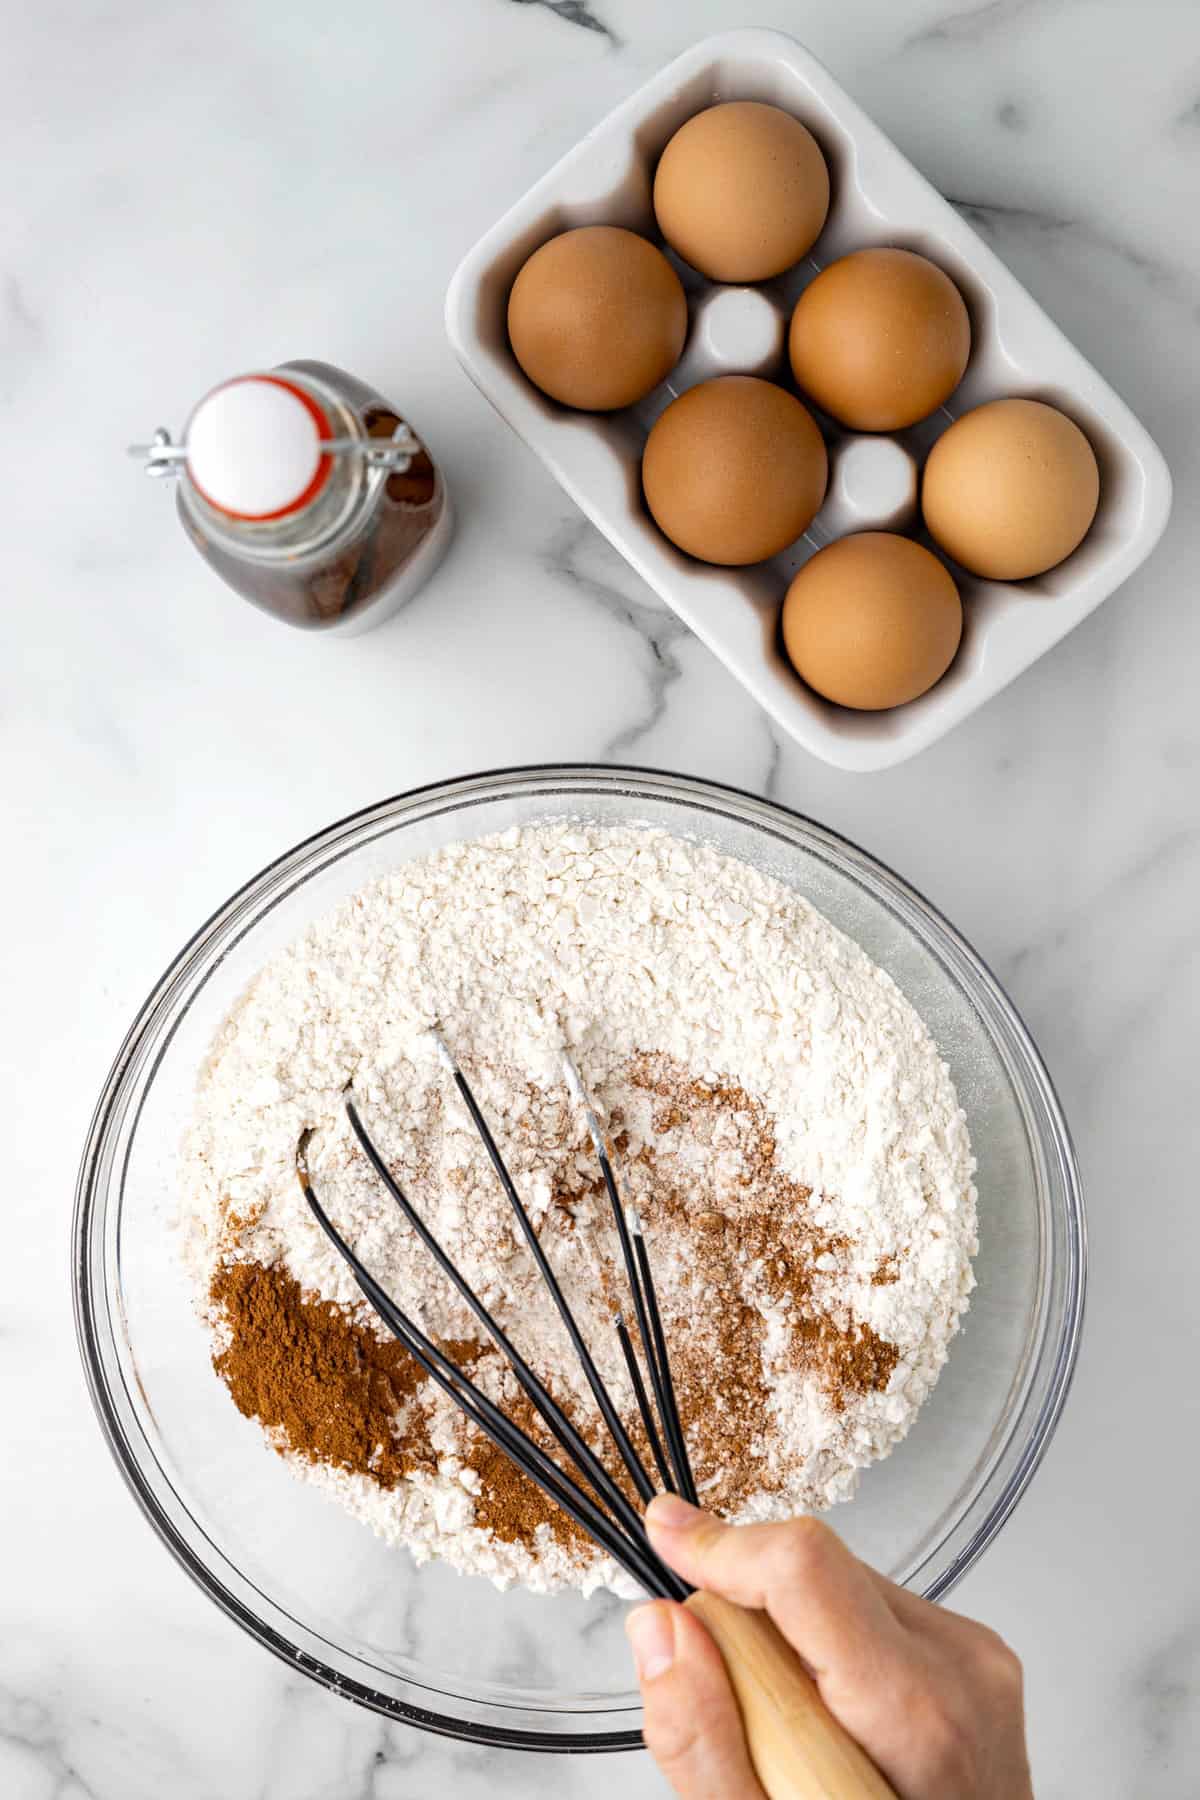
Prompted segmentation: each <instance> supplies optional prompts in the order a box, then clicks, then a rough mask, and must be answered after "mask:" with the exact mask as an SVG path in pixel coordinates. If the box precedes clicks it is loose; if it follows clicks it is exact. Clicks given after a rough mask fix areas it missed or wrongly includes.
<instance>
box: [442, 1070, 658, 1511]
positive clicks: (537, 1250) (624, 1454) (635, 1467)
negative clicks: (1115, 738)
mask: <svg viewBox="0 0 1200 1800" xmlns="http://www.w3.org/2000/svg"><path fill="white" fill-rule="evenodd" d="M436 1042H437V1044H438V1048H439V1051H440V1052H441V1054H442V1057H443V1060H444V1061H445V1063H446V1065H447V1067H448V1069H449V1070H450V1072H451V1075H452V1076H453V1079H454V1085H455V1086H456V1088H457V1089H458V1091H459V1094H460V1095H461V1097H462V1100H463V1104H464V1105H465V1106H466V1109H467V1111H468V1113H469V1114H470V1115H471V1123H472V1124H473V1125H474V1127H475V1129H476V1131H477V1132H478V1134H479V1138H480V1141H481V1142H482V1144H483V1147H484V1149H485V1150H486V1151H487V1154H488V1158H489V1160H490V1162H491V1165H492V1168H493V1169H494V1170H495V1172H496V1177H497V1179H498V1180H499V1182H500V1185H501V1187H502V1188H503V1189H504V1192H505V1195H506V1196H507V1198H508V1203H509V1205H510V1206H511V1207H512V1210H513V1212H514V1214H515V1215H516V1219H517V1223H518V1224H519V1225H520V1227H521V1232H522V1235H523V1236H524V1239H525V1242H526V1244H527V1245H528V1247H529V1253H530V1255H531V1256H532V1257H533V1260H534V1262H535V1263H536V1264H537V1268H538V1273H539V1274H540V1275H541V1277H542V1280H543V1281H544V1282H545V1284H546V1287H547V1288H548V1289H549V1292H550V1297H551V1299H552V1300H553V1301H554V1304H555V1307H556V1308H557V1310H558V1315H559V1317H560V1319H561V1320H562V1322H563V1325H564V1326H565V1327H566V1331H567V1336H568V1337H569V1338H570V1340H571V1345H572V1348H573V1349H574V1351H575V1354H576V1356H577V1357H578V1359H579V1363H580V1366H581V1368H582V1369H583V1373H584V1377H585V1379H586V1381H587V1384H588V1386H589V1388H590V1389H591V1390H592V1397H593V1399H594V1400H595V1402H596V1405H597V1406H598V1407H599V1409H600V1416H601V1418H602V1419H603V1420H604V1423H605V1425H606V1426H607V1428H608V1433H609V1436H610V1437H611V1438H612V1440H613V1442H614V1444H615V1445H616V1447H617V1450H618V1452H619V1454H620V1457H621V1461H622V1462H623V1463H624V1464H625V1467H626V1469H627V1470H628V1471H629V1477H630V1480H631V1481H632V1482H633V1484H634V1486H635V1487H636V1489H637V1491H638V1494H639V1496H640V1498H641V1500H642V1502H643V1504H645V1503H646V1502H648V1501H650V1500H652V1499H653V1497H654V1483H653V1482H652V1481H651V1480H650V1477H649V1475H647V1473H646V1470H645V1467H644V1466H643V1464H642V1461H641V1458H640V1457H639V1456H638V1453H637V1451H636V1450H635V1449H634V1447H633V1443H632V1441H631V1439H630V1436H629V1433H628V1432H627V1431H626V1429H625V1426H624V1424H623V1423H622V1420H621V1415H620V1413H618V1411H617V1409H616V1407H615V1406H614V1405H613V1401H612V1396H611V1395H610V1394H609V1391H608V1389H607V1387H606V1386H605V1385H604V1382H603V1380H602V1378H601V1375H600V1371H599V1370H598V1369H597V1367H596V1364H595V1361H594V1359H593V1357H592V1353H591V1351H590V1350H589V1349H588V1347H587V1344H586V1342H585V1341H584V1337H583V1334H582V1332H581V1331H580V1329H579V1326H578V1324H577V1322H576V1319H575V1315H574V1313H573V1312H572V1311H571V1308H570V1306H569V1305H568V1304H567V1300H566V1296H565V1295H564V1293H563V1291H562V1288H561V1287H560V1286H559V1282H558V1277H557V1276H556V1275H555V1273H554V1270H553V1269H552V1268H551V1267H550V1262H549V1259H548V1258H547V1256H546V1252H545V1251H544V1250H543V1248H542V1244H541V1240H540V1238H539V1237H538V1234H537V1232H536V1231H535V1230H534V1227H533V1221H532V1219H531V1218H530V1217H529V1214H528V1213H527V1212H526V1210H525V1207H524V1205H523V1203H522V1200H521V1196H520V1195H519V1194H518V1192H517V1189H516V1185H515V1183H514V1182H513V1179H512V1176H511V1175H510V1174H509V1172H508V1169H507V1167H506V1165H505V1162H504V1158H503V1157H502V1156H501V1154H500V1151H499V1148H498V1146H497V1144H496V1140H495V1138H494V1137H493V1136H492V1132H491V1129H490V1127H489V1125H488V1122H487V1120H486V1119H485V1118H484V1116H483V1113H482V1111H481V1110H480V1107H479V1103H478V1102H477V1100H476V1099H475V1096H474V1094H473V1093H472V1092H471V1087H470V1083H469V1082H468V1081H467V1078H466V1076H465V1075H464V1074H463V1072H462V1070H461V1069H460V1068H459V1066H458V1063H457V1062H456V1061H455V1058H454V1056H453V1054H452V1052H451V1051H450V1049H449V1047H448V1046H447V1045H446V1044H445V1043H444V1042H443V1040H442V1039H441V1038H440V1037H438V1038H437V1039H436Z"/></svg>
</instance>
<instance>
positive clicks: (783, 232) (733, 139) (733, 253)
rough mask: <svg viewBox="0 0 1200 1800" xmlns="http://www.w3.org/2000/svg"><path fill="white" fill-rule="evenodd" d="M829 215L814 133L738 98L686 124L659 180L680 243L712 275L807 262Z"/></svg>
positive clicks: (737, 277)
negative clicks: (803, 257)
mask: <svg viewBox="0 0 1200 1800" xmlns="http://www.w3.org/2000/svg"><path fill="white" fill-rule="evenodd" d="M828 211H829V170H828V169H827V168H826V166H825V158H824V157H823V156H822V155H821V151H820V148H819V146H818V144H817V140H816V139H815V138H814V137H813V135H812V133H811V132H810V131H808V130H806V128H805V127H804V126H803V125H802V124H801V123H800V121H799V119H794V118H793V117H792V115H791V113H786V112H783V111H782V110H781V108H779V107H778V106H767V105H765V104H764V103H763V102H762V101H759V100H729V101H726V102H725V103H724V104H723V105H721V106H710V107H709V108H708V110H707V111H706V112H700V113H697V114H696V115H695V117H694V118H691V119H689V120H688V122H687V124H686V125H681V126H680V127H679V130H678V131H677V132H676V133H675V136H674V137H673V138H672V139H671V141H670V143H669V144H668V145H667V147H666V149H665V150H664V151H663V153H662V157H661V159H660V161H659V165H658V171H657V173H656V175H655V177H654V212H655V216H656V218H657V219H658V228H659V230H660V231H661V232H662V234H663V236H664V237H665V238H666V240H667V242H668V244H670V246H671V248H672V249H673V250H675V251H677V252H678V254H679V255H680V256H682V257H683V259H684V261H685V262H689V263H691V265H692V267H693V268H694V269H699V270H700V272H701V274H702V275H707V276H708V277H709V279H710V281H766V280H767V279H768V278H769V277H770V276H772V275H782V273H783V271H784V270H785V269H789V268H791V266H792V264H793V263H796V262H799V261H800V258H801V257H802V256H806V255H807V254H808V251H809V250H810V249H811V248H812V246H813V244H814V243H815V242H816V240H817V237H818V235H819V234H820V230H821V227H822V225H824V223H825V215H826V213H827V212H828Z"/></svg>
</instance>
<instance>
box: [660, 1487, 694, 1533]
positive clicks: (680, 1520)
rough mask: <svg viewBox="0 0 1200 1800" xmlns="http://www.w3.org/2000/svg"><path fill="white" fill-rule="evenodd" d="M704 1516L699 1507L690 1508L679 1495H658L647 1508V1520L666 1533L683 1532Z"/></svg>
mask: <svg viewBox="0 0 1200 1800" xmlns="http://www.w3.org/2000/svg"><path fill="white" fill-rule="evenodd" d="M703 1517H704V1514H703V1513H702V1512H701V1510H700V1508H699V1507H698V1506H689V1504H688V1502H687V1501H686V1500H684V1499H682V1498H681V1497H680V1495H678V1494H656V1495H655V1496H654V1498H653V1500H652V1501H651V1502H650V1504H649V1506H648V1507H647V1508H646V1518H647V1520H648V1521H649V1522H650V1524H652V1525H658V1526H661V1527H662V1529H663V1530H664V1531H683V1530H685V1529H686V1527H687V1526H689V1525H694V1524H695V1523H696V1521H697V1519H702V1518H703Z"/></svg>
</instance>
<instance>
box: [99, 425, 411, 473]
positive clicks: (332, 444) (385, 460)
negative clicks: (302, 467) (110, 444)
mask: <svg viewBox="0 0 1200 1800" xmlns="http://www.w3.org/2000/svg"><path fill="white" fill-rule="evenodd" d="M319 441H320V445H321V454H322V455H323V456H342V455H347V456H361V457H362V459H363V461H364V462H365V463H366V464H367V465H368V467H370V468H372V469H386V470H387V472H388V474H389V475H403V473H404V471H405V470H406V469H407V468H409V467H410V466H411V464H412V460H413V457H414V456H416V455H417V454H418V452H419V451H420V448H421V443H420V439H419V438H418V437H417V436H416V434H415V433H414V432H413V431H412V430H411V428H410V427H409V426H407V425H406V424H404V422H403V421H401V423H400V424H399V425H397V427H396V429H395V431H394V432H393V433H392V435H391V437H390V438H357V437H347V438H321V439H320V440H319ZM128 453H129V455H130V456H134V457H136V458H137V459H138V461H139V462H140V463H141V464H142V465H143V469H144V472H145V473H146V474H147V475H150V476H153V478H154V479H155V480H156V481H161V480H162V479H163V478H164V477H166V478H168V479H172V480H174V479H177V478H178V476H179V474H180V473H181V471H182V469H183V465H184V463H185V462H186V461H187V453H188V452H187V445H186V444H176V443H174V442H173V440H172V438H171V434H170V432H169V431H168V430H167V428H166V426H165V425H160V426H159V428H158V430H157V431H156V432H155V433H154V436H153V438H152V439H151V441H150V442H149V443H148V444H130V445H129V452H128Z"/></svg>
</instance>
